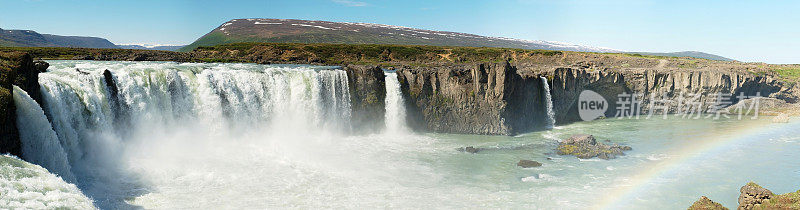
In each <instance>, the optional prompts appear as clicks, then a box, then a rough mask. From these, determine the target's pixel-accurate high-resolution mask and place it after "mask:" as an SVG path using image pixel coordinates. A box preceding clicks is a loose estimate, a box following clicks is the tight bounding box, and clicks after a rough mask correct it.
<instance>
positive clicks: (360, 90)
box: [344, 65, 386, 133]
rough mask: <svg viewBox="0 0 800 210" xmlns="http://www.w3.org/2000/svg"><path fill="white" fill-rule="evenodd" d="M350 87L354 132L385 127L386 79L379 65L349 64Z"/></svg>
mask: <svg viewBox="0 0 800 210" xmlns="http://www.w3.org/2000/svg"><path fill="white" fill-rule="evenodd" d="M344 70H345V72H347V80H348V81H347V84H348V86H349V89H350V108H351V110H352V112H351V114H352V116H351V118H350V119H351V125H352V126H353V132H354V133H374V132H377V131H380V130H381V129H383V121H384V116H385V112H386V111H385V109H384V106H385V101H386V81H385V77H384V75H383V69H381V68H380V67H378V66H365V65H347V66H344Z"/></svg>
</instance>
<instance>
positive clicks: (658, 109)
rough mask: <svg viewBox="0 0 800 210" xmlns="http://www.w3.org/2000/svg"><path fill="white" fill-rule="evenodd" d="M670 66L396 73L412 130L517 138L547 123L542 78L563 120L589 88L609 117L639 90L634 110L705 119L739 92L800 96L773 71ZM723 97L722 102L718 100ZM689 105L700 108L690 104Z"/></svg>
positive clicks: (484, 67)
mask: <svg viewBox="0 0 800 210" xmlns="http://www.w3.org/2000/svg"><path fill="white" fill-rule="evenodd" d="M641 65H647V64H641ZM664 65H665V64H663V63H657V64H655V65H653V66H651V67H638V68H620V69H614V68H609V67H604V66H596V67H593V68H587V67H581V66H546V65H541V64H535V63H494V64H492V63H486V64H477V65H472V66H470V65H450V66H438V67H430V68H405V67H404V68H400V70H399V71H398V72H400V74H399V75H398V78H401V79H400V82H401V85H402V86H401V87H402V90H403V91H404V94H405V97H406V98H407V102H408V103H407V106H408V107H409V110H411V111H409V122H410V124H411V125H413V126H412V127H414V128H417V129H420V130H428V131H434V132H447V133H471V134H501V135H513V134H517V133H520V132H525V131H530V130H535V129H541V128H543V123H545V120H546V119H545V118H546V116H545V112H546V111H547V110H546V109H545V106H544V103H546V102H545V101H544V100H545V98H544V97H543V94H544V93H543V91H544V88H543V86H542V85H543V83H542V82H541V81H539V80H538V78H539V76H543V77H545V78H547V80H548V81H549V85H550V94H551V96H552V103H553V111H554V112H555V119H556V122H557V123H558V124H567V123H572V122H576V121H580V120H581V118H580V117H579V113H578V106H579V104H578V99H579V96H580V94H581V92H583V91H584V90H592V91H594V92H596V93H598V94H600V95H601V96H603V98H604V99H605V100H606V101H607V102H608V104H607V105H606V106H607V109H606V112H605V117H609V118H610V117H617V116H618V112H620V111H621V110H617V108H619V107H625V105H622V104H621V103H626V104H627V105H628V106H629V105H630V102H625V101H620V99H621V98H620V97H619V96H620V95H621V94H638V96H636V97H637V99H636V100H637V101H639V102H638V103H639V107H640V108H639V109H633V111H632V112H638V113H639V116H640V117H646V116H647V115H648V114H649V113H651V111H652V113H653V115H655V116H661V115H662V114H663V113H664V111H666V113H667V114H675V113H678V112H679V111H682V112H681V113H684V112H689V111H688V110H689V109H692V110H694V109H697V110H696V111H694V114H693V115H691V116H690V117H693V116H700V114H701V113H705V112H709V111H712V110H709V109H710V108H709V107H710V106H711V105H713V104H715V103H719V104H721V105H722V106H730V105H733V104H736V103H737V102H738V101H739V98H737V96H740V95H743V96H747V97H753V96H757V95H758V96H763V97H770V98H777V99H780V100H783V101H785V102H788V103H796V102H797V100H798V95H799V94H797V92H796V90H795V89H794V88H793V85H792V84H790V83H786V82H783V81H780V80H779V79H778V78H777V76H775V75H770V74H756V73H753V72H750V71H748V70H747V69H708V68H700V69H681V68H670V67H665V66H664ZM720 96H721V97H724V99H719V98H717V97H720ZM696 97H697V98H696ZM625 100H630V99H625ZM651 102H652V103H651ZM690 102H693V104H694V105H693V106H694V107H690V106H688V105H686V104H688V103H690ZM681 104H683V105H681ZM679 107H682V110H678V109H679ZM745 111H746V110H745ZM729 116H731V117H733V116H735V113H731V114H730V115H729Z"/></svg>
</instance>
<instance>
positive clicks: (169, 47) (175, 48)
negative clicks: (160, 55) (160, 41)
mask: <svg viewBox="0 0 800 210" xmlns="http://www.w3.org/2000/svg"><path fill="white" fill-rule="evenodd" d="M185 46H186V45H140V44H123V45H117V47H119V48H122V49H136V50H163V51H178V49H181V48H183V47H185Z"/></svg>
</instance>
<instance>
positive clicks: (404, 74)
mask: <svg viewBox="0 0 800 210" xmlns="http://www.w3.org/2000/svg"><path fill="white" fill-rule="evenodd" d="M397 75H398V76H397V78H398V80H399V82H400V86H401V90H402V92H403V95H404V98H405V99H406V109H407V116H408V123H409V125H410V126H411V127H412V128H414V129H416V130H425V131H432V132H445V133H470V134H495V135H497V134H501V135H510V134H516V133H522V132H526V131H531V130H533V129H536V128H543V127H544V123H545V122H544V121H542V119H543V118H544V117H545V112H544V110H543V109H544V107H545V105H544V103H543V100H542V98H543V94H544V92H543V88H542V81H541V79H539V78H538V77H534V76H524V75H521V74H519V72H518V70H517V69H516V67H514V66H512V65H510V64H509V63H483V64H476V65H453V66H439V67H403V68H400V69H399V70H398V71H397Z"/></svg>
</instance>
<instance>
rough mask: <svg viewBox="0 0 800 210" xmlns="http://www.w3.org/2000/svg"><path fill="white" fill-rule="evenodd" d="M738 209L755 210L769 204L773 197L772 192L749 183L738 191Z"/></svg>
mask: <svg viewBox="0 0 800 210" xmlns="http://www.w3.org/2000/svg"><path fill="white" fill-rule="evenodd" d="M739 192H740V193H741V194H740V195H739V207H737V208H736V209H740V210H741V209H748V210H749V209H755V208H757V207H759V206H760V205H761V204H765V203H767V202H769V200H770V199H771V198H772V197H773V196H775V194H774V193H772V191H769V190H768V189H765V188H763V187H761V186H759V185H758V184H756V183H753V182H750V183H747V184H746V185H744V186H742V188H740V189H739Z"/></svg>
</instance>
